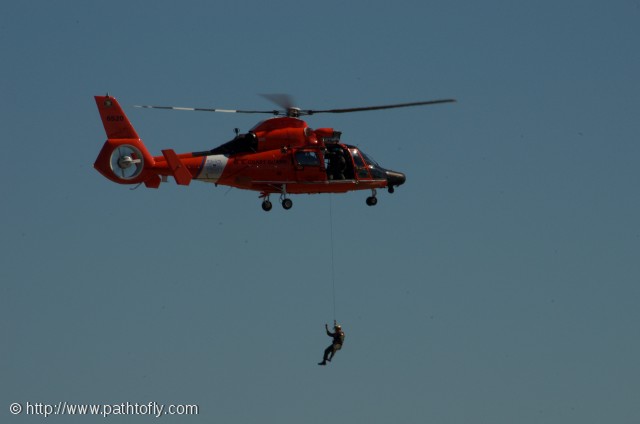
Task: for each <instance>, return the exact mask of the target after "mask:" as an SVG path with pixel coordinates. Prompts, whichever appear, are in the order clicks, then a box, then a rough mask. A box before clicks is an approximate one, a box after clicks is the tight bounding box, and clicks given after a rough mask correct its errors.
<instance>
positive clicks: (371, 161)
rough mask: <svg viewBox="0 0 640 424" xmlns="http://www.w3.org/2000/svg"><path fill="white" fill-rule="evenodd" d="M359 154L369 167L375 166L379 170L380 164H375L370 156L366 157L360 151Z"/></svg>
mask: <svg viewBox="0 0 640 424" xmlns="http://www.w3.org/2000/svg"><path fill="white" fill-rule="evenodd" d="M360 154H361V155H362V156H363V157H364V160H366V161H367V163H368V164H369V165H373V166H377V167H379V168H381V166H380V164H379V163H378V162H376V161H375V160H374V159H372V158H371V156H369V155H367V154H366V153H365V152H363V151H362V150H360Z"/></svg>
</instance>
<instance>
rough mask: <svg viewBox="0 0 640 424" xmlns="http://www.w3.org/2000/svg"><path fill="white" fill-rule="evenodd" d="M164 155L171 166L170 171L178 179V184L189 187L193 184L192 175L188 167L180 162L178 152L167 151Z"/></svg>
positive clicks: (164, 151)
mask: <svg viewBox="0 0 640 424" xmlns="http://www.w3.org/2000/svg"><path fill="white" fill-rule="evenodd" d="M162 155H163V156H164V158H165V159H166V160H167V164H169V169H170V170H171V173H172V174H173V177H174V178H175V179H176V183H178V184H179V185H189V183H190V182H191V173H189V170H188V169H187V167H186V166H184V164H183V163H182V161H180V158H179V157H178V155H176V152H174V151H173V150H171V149H167V150H163V151H162Z"/></svg>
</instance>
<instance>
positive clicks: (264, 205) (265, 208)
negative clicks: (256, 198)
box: [262, 200, 273, 212]
mask: <svg viewBox="0 0 640 424" xmlns="http://www.w3.org/2000/svg"><path fill="white" fill-rule="evenodd" d="M272 207H273V205H272V204H271V202H270V201H268V200H265V201H264V202H262V210H263V211H265V212H269V211H270V210H271V208H272Z"/></svg>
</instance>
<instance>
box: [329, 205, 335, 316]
mask: <svg viewBox="0 0 640 424" xmlns="http://www.w3.org/2000/svg"><path fill="white" fill-rule="evenodd" d="M329 234H330V239H331V285H332V290H331V291H332V295H333V320H334V321H335V320H336V271H335V265H334V254H333V201H332V197H331V193H329Z"/></svg>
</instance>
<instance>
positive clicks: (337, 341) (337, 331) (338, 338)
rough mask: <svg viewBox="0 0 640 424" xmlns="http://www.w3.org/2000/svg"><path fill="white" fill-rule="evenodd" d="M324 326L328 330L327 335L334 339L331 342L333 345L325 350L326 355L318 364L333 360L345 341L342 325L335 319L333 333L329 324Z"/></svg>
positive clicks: (325, 363)
mask: <svg viewBox="0 0 640 424" xmlns="http://www.w3.org/2000/svg"><path fill="white" fill-rule="evenodd" d="M324 328H325V329H326V330H327V336H329V337H332V338H333V341H332V342H331V346H329V347H328V348H326V349H325V350H324V357H323V358H322V362H319V363H318V365H327V361H329V362H331V359H332V358H333V355H335V353H336V352H337V351H339V350H340V349H341V348H342V344H343V343H344V331H342V327H341V326H340V325H339V324H338V323H337V322H336V321H335V320H334V321H333V330H334V332H333V333H332V332H331V331H329V326H328V325H327V324H325V325H324Z"/></svg>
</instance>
